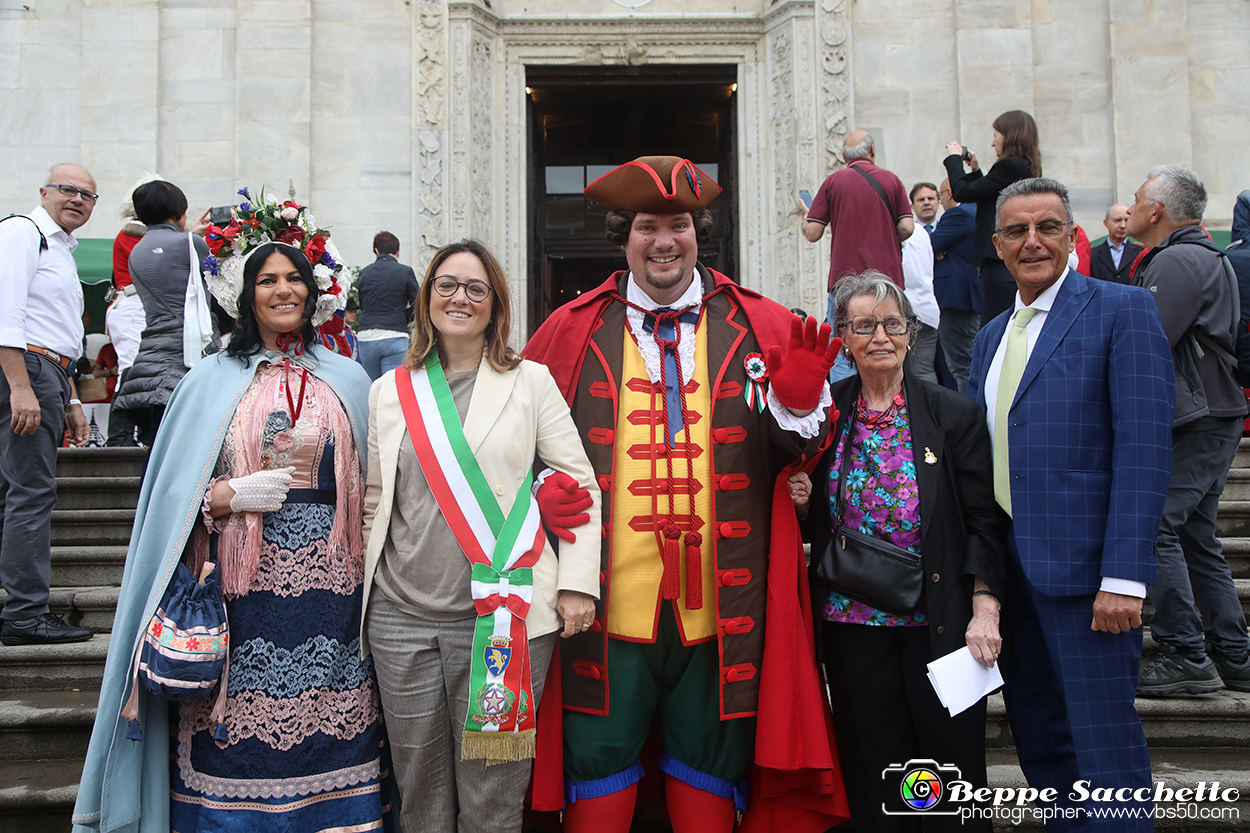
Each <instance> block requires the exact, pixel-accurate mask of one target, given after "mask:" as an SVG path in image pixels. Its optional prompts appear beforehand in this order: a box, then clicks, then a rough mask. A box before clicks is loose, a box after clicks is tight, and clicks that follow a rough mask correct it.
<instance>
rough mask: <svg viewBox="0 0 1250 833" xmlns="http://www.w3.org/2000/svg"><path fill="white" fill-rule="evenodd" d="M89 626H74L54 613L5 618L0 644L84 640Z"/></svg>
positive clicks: (48, 643) (0, 632) (87, 635)
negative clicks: (29, 617)
mask: <svg viewBox="0 0 1250 833" xmlns="http://www.w3.org/2000/svg"><path fill="white" fill-rule="evenodd" d="M91 636H92V634H91V629H90V628H76V627H74V626H73V625H71V624H69V623H68V622H66V621H65V620H64V619H62V618H61V617H60V616H57V615H56V614H55V613H45V614H43V615H42V616H36V617H35V618H34V619H5V620H4V624H3V625H0V644H4V645H54V644H60V643H62V642H86V641H87V640H88V639H90V638H91Z"/></svg>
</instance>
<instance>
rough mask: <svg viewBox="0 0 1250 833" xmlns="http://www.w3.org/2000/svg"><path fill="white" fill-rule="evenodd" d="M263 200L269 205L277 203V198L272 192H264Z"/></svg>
mask: <svg viewBox="0 0 1250 833" xmlns="http://www.w3.org/2000/svg"><path fill="white" fill-rule="evenodd" d="M265 202H267V203H268V204H269V205H277V204H278V198H277V197H275V196H274V195H273V194H265Z"/></svg>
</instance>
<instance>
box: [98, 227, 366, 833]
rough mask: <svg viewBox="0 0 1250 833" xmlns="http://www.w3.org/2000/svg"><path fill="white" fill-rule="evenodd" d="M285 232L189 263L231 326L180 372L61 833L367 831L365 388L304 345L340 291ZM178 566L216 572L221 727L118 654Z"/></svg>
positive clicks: (317, 245) (347, 364) (207, 703)
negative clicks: (147, 685) (151, 686)
mask: <svg viewBox="0 0 1250 833" xmlns="http://www.w3.org/2000/svg"><path fill="white" fill-rule="evenodd" d="M274 214H275V212H273V211H267V214H266V215H265V216H264V217H263V218H262V219H263V220H264V221H273V222H277V221H275V220H274V216H273V215H274ZM282 225H284V226H285V222H282ZM262 227H263V223H262ZM286 228H287V229H289V234H288V235H287V237H288V239H292V240H294V241H295V242H296V244H297V245H286V244H282V243H265V244H263V245H260V246H258V247H256V248H254V249H250V251H249V250H248V249H247V248H245V244H244V243H243V242H241V241H240V240H239V239H238V238H237V237H236V238H235V240H234V241H233V245H234V247H235V251H236V252H246V257H244V256H241V255H240V254H236V255H234V256H233V257H230V258H228V259H226V260H225V262H222V263H220V264H219V265H218V264H217V263H216V261H215V260H213V261H211V262H210V265H209V267H208V269H209V271H210V272H213V271H214V267H218V268H217V269H216V274H214V275H212V277H210V280H209V285H210V288H211V289H212V290H213V292H214V295H215V296H216V297H217V299H218V301H219V302H220V303H221V305H222V306H223V307H224V308H225V309H226V311H227V312H229V313H230V314H231V315H234V316H236V317H237V319H238V328H237V330H236V332H235V335H234V338H233V339H232V340H231V342H230V345H229V348H228V349H227V350H226V351H225V352H222V353H219V354H217V355H215V356H211V357H209V358H208V359H205V360H204V361H202V362H200V363H199V364H197V365H196V367H195V368H193V369H192V370H191V371H190V372H189V373H188V374H187V375H186V377H185V378H184V379H183V381H182V383H181V384H180V385H179V386H178V388H177V390H176V391H175V392H174V395H173V396H172V397H171V399H170V401H169V407H168V409H167V411H166V413H165V420H164V424H163V426H162V429H161V432H160V434H159V435H158V437H157V441H156V444H155V445H154V446H153V448H152V454H151V462H150V464H149V467H148V472H147V476H146V478H145V479H144V483H143V488H142V491H141V494H140V497H139V505H138V511H137V514H136V519H135V528H134V533H133V535H132V538H131V543H130V550H129V553H128V554H127V559H126V573H125V577H124V578H123V581H122V591H121V598H120V601H119V603H118V608H117V616H116V619H115V623H114V626H113V638H112V643H111V645H110V652H109V658H108V663H107V665H106V668H105V674H104V682H103V686H102V690H101V694H100V706H99V710H98V712H97V719H96V724H95V728H94V731H93V732H92V739H91V746H90V749H89V752H88V756H87V761H86V767H85V770H84V773H83V779H82V785H81V787H80V789H79V793H78V802H77V806H76V807H75V812H74V823H75V827H74V829H75V830H76V831H86V830H105V831H109V830H118V829H125V830H131V831H140V833H158V831H159V833H168V831H170V830H171V829H172V830H177V831H179V833H192V831H207V830H213V831H220V830H240V831H242V830H247V831H279V830H281V831H289V830H324V829H335V830H376V829H385V827H386V826H385V825H384V815H385V810H386V809H387V808H388V806H389V804H390V797H389V795H388V794H387V788H386V787H385V786H384V785H383V783H382V779H383V777H384V776H385V775H386V770H387V765H386V764H385V763H384V762H383V756H384V754H385V753H384V750H382V748H381V747H382V743H383V733H382V727H381V721H380V707H379V703H378V695H377V687H376V683H375V681H374V678H373V671H372V668H371V664H370V663H369V661H368V660H362V659H361V656H360V646H359V642H358V629H359V623H360V610H361V585H362V579H363V575H364V571H363V567H364V560H363V548H362V541H361V534H360V530H361V510H362V504H363V499H364V477H363V472H362V470H361V465H360V463H361V460H360V451H362V450H363V447H364V444H365V433H364V432H365V426H366V419H367V411H366V408H367V401H366V400H367V395H368V384H369V380H368V376H367V375H366V374H365V372H364V370H363V369H361V367H360V366H359V365H358V364H356V363H355V362H353V361H351V360H350V359H346V358H343V357H342V356H337V355H335V354H333V353H331V352H329V351H327V350H325V349H324V348H321V347H320V346H316V345H315V344H314V341H315V338H316V336H315V334H314V330H313V327H314V325H315V324H316V323H319V322H320V321H321V320H324V317H325V316H328V315H329V313H330V312H331V311H332V310H333V309H334V308H335V307H336V306H337V305H338V302H339V299H341V298H343V297H345V295H344V294H343V293H342V289H343V288H344V287H339V286H338V285H337V277H335V276H334V274H333V270H331V269H330V268H329V267H327V269H325V270H319V271H318V272H317V273H316V274H314V268H313V265H312V264H311V263H310V261H309V257H311V256H316V257H317V259H318V262H319V263H320V264H321V265H323V266H324V265H325V261H324V260H323V259H322V257H321V255H322V253H323V251H324V246H325V244H326V240H325V238H324V236H323V235H324V233H322V232H307V236H308V237H310V238H317V237H319V241H320V242H314V241H305V240H304V236H305V232H304V229H303V228H302V227H300V226H298V225H297V223H296V222H295V221H292V224H291V225H290V226H287V227H286ZM251 242H252V243H254V242H256V241H255V240H252V241H251ZM305 244H307V245H305ZM219 251H220V249H219ZM330 260H331V262H333V258H331V259H330ZM179 560H181V561H182V562H183V563H184V564H186V565H187V566H188V567H189V568H190V569H191V571H192V573H193V574H196V575H198V574H199V572H200V568H201V567H202V565H203V564H204V563H205V561H212V562H215V563H217V564H218V565H219V566H220V570H221V583H222V591H223V596H224V599H225V603H226V610H227V614H228V618H229V625H230V631H231V633H230V639H229V660H228V666H227V670H226V671H225V672H223V674H222V677H221V682H220V685H219V686H218V689H220V688H221V687H222V686H226V687H227V691H226V697H225V700H224V706H225V709H224V717H221V718H220V719H221V721H222V723H223V724H224V725H221V726H219V725H218V719H219V714H215V713H214V706H215V704H217V703H218V695H219V690H218V689H215V690H214V691H213V693H212V695H211V696H210V698H209V699H206V700H192V701H183V702H180V703H169V702H167V701H166V700H163V699H161V698H159V697H155V696H151V695H149V694H148V693H147V692H146V691H145V690H142V689H141V688H139V685H140V684H139V683H138V682H137V678H138V671H136V669H135V666H134V665H133V664H132V663H134V662H135V661H136V648H137V647H138V645H139V644H140V640H141V639H142V638H143V636H144V631H145V628H146V627H147V625H148V622H149V621H150V620H151V619H152V618H153V614H154V612H155V611H156V609H157V606H158V604H159V603H160V602H161V600H162V596H163V595H164V593H165V589H166V586H167V585H168V584H169V581H170V576H171V574H173V572H174V567H175V565H176V563H177V562H178V561H179ZM227 680H228V682H227ZM132 686H135V687H136V689H135V690H136V694H135V695H134V698H135V699H134V700H133V701H132V702H130V703H127V700H128V698H129V697H130V696H131V691H132ZM124 703H125V704H126V706H125V707H124V706H123V704H124ZM134 706H137V709H134ZM218 708H220V706H218ZM123 709H124V710H125V713H124V714H123ZM126 717H133V718H134V719H135V721H136V725H134V726H133V727H128V725H127V719H126ZM128 729H129V730H130V734H129V737H128ZM138 729H141V734H142V740H132V739H130V738H132V737H134V736H135V734H137V732H135V731H134V730H138Z"/></svg>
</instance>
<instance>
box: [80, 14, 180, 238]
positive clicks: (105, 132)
mask: <svg viewBox="0 0 1250 833" xmlns="http://www.w3.org/2000/svg"><path fill="white" fill-rule="evenodd" d="M157 7H158V3H157V0H100V2H95V3H92V4H90V5H88V6H86V7H85V8H84V9H83V11H82V44H83V46H82V77H81V82H82V150H81V152H80V154H79V153H75V154H74V155H73V156H72V157H70V158H71V159H75V160H78V161H81V162H82V164H83V165H84V166H85V167H86V168H87V170H89V171H90V172H91V175H92V176H93V177H95V181H96V189H97V190H98V191H99V192H100V194H101V199H100V203H99V204H98V205H97V206H96V208H95V211H94V212H93V213H92V223H91V224H90V226H88V227H84V229H82V230H80V232H79V234H80V235H83V236H87V237H109V236H112V235H113V234H116V233H117V229H118V228H119V227H120V225H121V224H120V222H119V221H118V219H117V208H118V205H119V204H120V203H121V202H122V201H123V200H125V199H127V198H129V196H130V194H129V191H130V188H131V186H132V185H133V184H134V182H135V180H136V179H138V177H139V175H140V173H142V172H143V171H150V170H153V169H155V167H156V156H157V150H156V148H157V145H156V143H157V90H158V83H159V78H158V72H159V61H158V48H157V34H158V29H159V19H160V15H159V12H158V8H157ZM119 67H123V68H124V71H122V72H118V68H119ZM57 161H60V160H57Z"/></svg>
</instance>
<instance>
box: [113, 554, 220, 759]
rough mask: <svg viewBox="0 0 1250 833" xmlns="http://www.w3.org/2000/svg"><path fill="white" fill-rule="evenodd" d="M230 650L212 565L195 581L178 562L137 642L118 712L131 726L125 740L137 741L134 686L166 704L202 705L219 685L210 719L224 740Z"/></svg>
mask: <svg viewBox="0 0 1250 833" xmlns="http://www.w3.org/2000/svg"><path fill="white" fill-rule="evenodd" d="M229 648H230V623H229V622H228V621H227V619H226V606H225V604H224V603H223V602H222V599H221V570H220V568H219V567H218V566H217V565H216V564H214V563H212V562H211V561H210V562H207V563H205V564H204V569H203V571H202V572H201V574H200V578H199V581H196V579H195V577H194V576H193V575H192V573H191V571H190V570H189V569H187V567H186V566H185V565H184V564H182V563H181V562H179V563H178V565H177V566H176V567H175V568H174V576H173V578H172V579H171V580H170V582H169V587H167V588H166V589H165V595H164V596H163V597H162V598H161V601H160V604H159V605H158V606H157V609H156V613H155V614H153V616H152V618H151V619H150V620H149V621H148V625H147V627H146V628H145V629H144V632H143V638H142V639H141V640H140V642H139V649H138V651H137V655H136V657H135V668H134V681H133V684H132V686H131V693H130V699H129V701H128V702H127V704H126V707H125V708H124V709H123V712H122V715H123V716H124V717H126V718H127V719H128V720H129V721H130V726H129V731H128V732H127V736H128V737H130V738H131V739H133V740H139V739H141V738H142V732H141V730H140V728H139V721H138V717H139V708H138V705H139V703H138V693H139V685H142V686H143V688H144V689H146V690H147V691H148V692H150V693H151V694H154V695H156V696H157V697H163V698H165V699H166V700H204V699H207V698H208V696H209V695H210V694H211V693H212V691H213V688H214V687H216V686H217V685H218V683H220V684H221V693H220V695H219V696H218V703H217V706H216V708H214V709H213V714H214V717H216V718H217V722H218V726H217V733H216V734H217V735H224V734H225V725H224V717H225V703H226V656H227V654H228V652H229ZM219 712H220V714H219Z"/></svg>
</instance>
